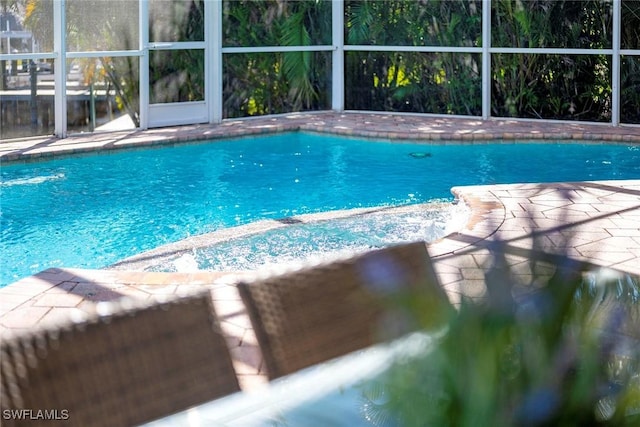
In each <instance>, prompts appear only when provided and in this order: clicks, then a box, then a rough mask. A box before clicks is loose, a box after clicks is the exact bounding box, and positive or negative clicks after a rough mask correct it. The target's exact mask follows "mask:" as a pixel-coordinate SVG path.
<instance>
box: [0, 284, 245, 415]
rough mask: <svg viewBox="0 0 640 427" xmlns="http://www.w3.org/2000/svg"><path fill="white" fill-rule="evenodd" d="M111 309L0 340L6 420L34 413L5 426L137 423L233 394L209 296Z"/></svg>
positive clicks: (127, 302) (230, 368) (234, 381)
mask: <svg viewBox="0 0 640 427" xmlns="http://www.w3.org/2000/svg"><path fill="white" fill-rule="evenodd" d="M108 304H110V305H109V306H107V308H108V309H109V311H110V313H109V314H106V315H105V314H103V315H102V316H95V317H91V318H90V319H87V320H84V321H82V322H80V323H74V324H69V325H65V326H61V327H59V328H50V329H47V330H43V331H39V332H30V333H28V334H23V335H18V336H12V337H9V338H8V339H5V340H3V342H2V344H1V346H0V351H1V353H0V356H1V360H0V362H1V370H2V390H1V396H0V398H1V401H2V404H1V408H2V414H3V418H11V417H7V416H6V415H7V414H10V412H8V411H7V410H19V409H24V410H31V412H30V413H25V411H23V412H22V413H21V414H22V415H23V417H27V418H29V419H27V420H23V421H20V420H16V419H13V420H10V419H4V420H3V421H4V425H6V426H9V425H22V424H23V423H24V424H28V425H29V426H32V425H37V422H34V419H38V418H40V422H41V423H42V424H43V425H51V421H49V420H48V419H47V418H54V419H58V420H61V421H63V422H62V423H63V424H64V425H65V426H66V425H74V426H129V425H137V424H140V423H144V422H147V421H151V420H153V419H156V418H160V417H163V416H165V415H169V414H171V413H174V412H177V411H180V410H183V409H186V408H188V407H190V406H193V405H196V404H199V403H203V402H205V401H208V400H211V399H215V398H218V397H221V396H223V395H226V394H229V393H232V392H235V391H238V390H239V385H238V381H237V377H236V374H235V371H234V368H233V365H232V361H231V357H230V354H229V350H228V348H227V346H226V342H225V339H224V337H223V336H222V334H221V330H220V326H219V323H218V321H217V318H216V316H215V312H214V310H213V304H212V302H211V297H210V294H209V293H208V292H206V293H203V294H198V295H193V296H189V297H182V298H176V299H173V300H169V301H166V302H154V303H151V304H150V303H134V302H132V301H131V300H123V301H122V302H119V303H108ZM101 312H102V311H101ZM38 411H40V412H38ZM42 411H47V412H42ZM17 413H19V412H16V414H17Z"/></svg>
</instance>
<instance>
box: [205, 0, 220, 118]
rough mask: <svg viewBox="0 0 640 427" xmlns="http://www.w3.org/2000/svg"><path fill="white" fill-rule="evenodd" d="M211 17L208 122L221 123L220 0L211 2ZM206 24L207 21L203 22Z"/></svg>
mask: <svg viewBox="0 0 640 427" xmlns="http://www.w3.org/2000/svg"><path fill="white" fill-rule="evenodd" d="M212 6H213V7H212V9H213V10H212V11H211V14H207V15H206V16H207V17H209V16H211V19H209V23H208V24H207V27H206V28H207V29H208V32H207V35H208V36H209V37H210V38H208V39H207V46H209V48H210V50H209V52H208V56H209V57H210V58H211V61H210V64H211V73H210V76H211V79H210V84H209V89H208V90H207V96H208V98H207V100H208V102H209V121H210V122H211V123H220V122H221V121H222V112H223V111H222V110H223V99H222V90H223V84H222V0H216V1H214V2H213V5H212ZM205 22H207V20H205Z"/></svg>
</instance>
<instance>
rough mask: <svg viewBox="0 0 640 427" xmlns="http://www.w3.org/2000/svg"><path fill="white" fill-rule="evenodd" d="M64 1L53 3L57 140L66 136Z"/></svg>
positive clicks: (59, 0) (65, 26)
mask: <svg viewBox="0 0 640 427" xmlns="http://www.w3.org/2000/svg"><path fill="white" fill-rule="evenodd" d="M65 4H66V0H55V1H54V2H53V51H54V52H55V53H56V57H55V59H54V66H53V69H54V77H53V80H54V102H53V106H54V107H53V108H54V116H55V118H54V122H55V134H56V136H57V137H58V138H65V137H66V136H67V55H66V52H67V46H66V41H65V39H66V34H65V31H66V28H67V25H66V19H65Z"/></svg>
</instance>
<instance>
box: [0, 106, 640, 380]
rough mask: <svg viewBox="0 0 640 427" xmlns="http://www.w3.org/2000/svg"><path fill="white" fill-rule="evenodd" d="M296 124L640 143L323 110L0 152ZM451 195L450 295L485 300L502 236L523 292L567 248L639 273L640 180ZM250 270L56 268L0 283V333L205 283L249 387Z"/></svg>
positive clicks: (442, 253)
mask: <svg viewBox="0 0 640 427" xmlns="http://www.w3.org/2000/svg"><path fill="white" fill-rule="evenodd" d="M283 123H284V124H283ZM269 126H271V127H269ZM299 128H302V129H307V130H310V129H314V130H318V131H329V130H331V131H333V132H338V133H347V134H357V135H363V134H367V133H369V134H370V135H369V136H375V137H378V138H390V139H393V138H404V139H407V138H409V139H452V138H454V137H457V138H458V139H464V140H467V139H468V140H470V141H471V140H485V139H496V138H497V139H512V138H518V139H534V138H536V139H537V138H539V137H540V138H543V139H547V138H550V139H554V138H555V139H557V138H559V137H558V135H561V137H563V138H564V139H587V140H588V139H605V140H619V141H632V142H640V130H639V129H638V128H611V127H605V126H577V125H576V126H573V125H571V126H566V125H562V126H561V125H546V124H545V125H544V126H543V125H541V124H535V126H533V125H532V124H530V123H517V122H504V123H503V122H495V121H491V122H480V121H472V120H463V119H460V120H457V119H425V118H416V117H413V116H392V115H373V116H372V115H363V114H357V115H356V114H353V115H349V114H347V115H338V114H333V113H322V114H314V115H293V116H291V117H280V118H268V119H266V118H265V119H252V120H245V121H231V122H225V123H223V124H222V125H218V126H191V127H181V128H166V129H160V130H151V131H137V132H131V133H117V134H104V135H92V136H82V137H74V138H69V139H65V140H55V139H43V140H29V141H22V142H11V143H8V144H5V143H3V144H0V159H2V161H3V162H7V161H22V160H24V159H26V160H32V159H33V158H34V157H36V158H37V157H42V156H54V155H56V156H57V155H60V154H61V153H63V154H68V153H71V152H78V151H86V150H90V151H92V150H99V149H103V148H105V147H106V148H116V147H124V146H126V147H129V146H137V145H138V144H141V145H150V144H157V143H163V144H168V143H174V142H176V141H183V140H193V139H194V138H195V135H198V136H199V137H201V136H202V135H203V133H207V132H208V136H209V137H211V136H212V135H215V137H219V136H224V135H229V134H232V135H238V136H239V135H242V134H246V133H247V132H248V133H253V132H263V131H265V129H267V131H271V130H284V129H299ZM320 128H322V129H321V130H319V129H320ZM578 128H579V129H578ZM238 129H239V130H238ZM356 129H358V131H357V132H356ZM363 129H364V130H363ZM384 129H386V130H384ZM536 129H544V131H538V130H536ZM563 129H564V130H563ZM466 135H471V138H470V139H469V138H468V137H467V136H466ZM489 135H490V136H491V137H490V138H486V137H487V136H489ZM417 136H419V137H417ZM453 192H454V193H455V194H456V195H457V196H458V198H459V199H461V200H464V202H465V203H467V204H468V205H469V206H470V208H471V210H472V216H471V219H470V221H469V222H468V224H467V225H466V227H465V228H464V229H463V230H460V232H458V233H454V234H452V235H450V236H448V237H446V238H444V239H442V240H440V241H438V242H435V243H433V244H430V245H429V252H430V254H431V255H432V257H433V258H434V261H435V266H436V271H437V272H438V274H439V277H440V279H441V283H442V285H443V287H444V288H445V289H446V290H447V292H448V294H449V296H450V297H451V299H452V300H453V301H458V300H459V299H460V297H461V296H462V295H465V296H467V297H470V298H482V297H483V296H484V295H485V294H486V292H487V289H486V287H485V283H484V272H485V271H486V270H487V269H488V267H489V266H490V265H491V264H492V262H493V257H492V255H491V251H492V248H494V247H495V245H496V242H498V241H499V242H502V246H501V249H502V250H503V251H504V253H505V254H506V262H507V263H508V264H509V265H510V266H512V267H513V270H514V272H515V275H514V280H515V281H516V282H517V283H518V287H517V289H516V290H517V291H522V292H526V291H528V290H530V289H532V288H535V286H536V281H535V280H534V279H535V278H536V277H537V275H539V274H542V275H545V274H550V270H549V267H548V266H547V265H535V266H533V265H531V263H530V262H529V259H530V258H531V256H532V254H544V255H545V256H546V257H553V256H554V255H558V254H568V255H569V256H571V258H572V259H575V260H579V261H582V262H586V263H589V264H592V265H595V266H602V267H611V268H615V269H619V270H622V271H626V272H630V273H634V274H639V275H640V180H634V181H609V182H586V183H573V184H566V183H559V184H544V185H534V184H525V185H492V186H473V187H458V188H454V189H453ZM248 274H250V273H234V274H224V273H216V272H192V273H151V272H141V271H116V270H82V269H49V270H46V271H44V272H41V273H39V274H37V275H35V276H32V277H29V278H25V279H23V280H20V281H19V282H16V283H14V284H12V285H9V286H7V287H5V288H2V289H0V332H1V333H3V334H4V333H9V332H11V331H20V330H25V329H31V328H34V327H37V326H40V325H47V324H53V323H56V322H60V321H67V320H68V319H69V318H70V317H72V316H73V315H74V313H76V312H78V311H82V312H86V313H92V312H94V311H95V309H96V304H97V303H99V302H101V301H111V300H114V299H118V298H121V297H124V296H129V297H134V298H140V299H149V298H153V297H157V296H159V295H173V294H180V293H184V292H190V291H192V290H194V289H201V288H202V287H203V286H206V287H208V288H209V289H210V290H211V292H212V296H213V299H214V304H215V307H216V310H217V312H218V314H219V316H220V318H221V321H222V327H223V330H224V332H225V334H226V336H227V339H228V342H229V344H230V347H231V349H232V355H233V358H234V363H235V367H236V369H237V372H238V374H239V377H240V381H241V385H242V387H243V388H244V389H252V388H255V387H257V386H258V385H260V384H263V383H265V381H266V380H265V377H264V375H263V374H264V372H263V368H262V361H261V357H260V353H259V350H258V347H257V343H256V340H255V336H254V335H253V332H252V330H251V326H250V323H249V321H248V318H247V317H246V315H245V312H244V309H243V306H242V304H241V302H240V298H239V296H238V294H237V291H236V287H235V285H234V284H235V283H236V282H237V281H238V280H239V279H240V278H241V277H243V276H245V275H248Z"/></svg>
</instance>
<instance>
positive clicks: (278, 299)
mask: <svg viewBox="0 0 640 427" xmlns="http://www.w3.org/2000/svg"><path fill="white" fill-rule="evenodd" d="M238 290H239V292H240V295H241V297H242V299H243V301H244V303H245V305H246V307H247V311H248V314H249V317H250V319H251V323H252V325H253V328H254V330H255V333H256V337H257V339H258V343H259V345H260V348H261V351H262V354H263V357H264V361H265V366H266V368H267V375H268V376H269V378H270V379H273V378H277V377H280V376H283V375H286V374H289V373H292V372H295V371H297V370H299V369H301V368H305V367H308V366H311V365H313V364H316V363H319V362H323V361H326V360H329V359H332V358H334V357H338V356H341V355H344V354H346V353H349V352H352V351H355V350H358V349H361V348H364V347H368V346H370V345H372V344H374V343H377V342H380V341H381V340H386V339H391V338H395V337H398V336H400V335H402V334H404V333H407V332H409V331H410V330H413V329H416V328H418V327H424V326H429V325H426V324H425V322H424V321H423V319H424V318H428V319H431V320H433V322H434V325H433V326H435V323H439V322H441V321H443V317H444V316H445V315H448V313H450V310H453V308H452V306H451V305H450V303H449V300H448V298H447V296H446V294H445V292H444V291H443V290H442V288H441V287H440V286H439V284H438V280H437V278H436V274H435V272H434V270H433V267H432V265H431V262H430V259H429V256H428V253H427V249H426V246H425V243H424V242H413V243H408V244H401V245H395V246H389V247H386V248H383V249H379V250H373V251H370V252H366V253H364V254H359V255H355V256H351V257H349V258H346V259H340V260H334V261H331V262H326V263H324V264H319V265H313V266H303V267H302V268H299V269H298V270H295V271H290V272H286V273H283V274H278V275H274V276H270V277H263V278H259V279H257V280H254V281H250V282H241V283H239V284H238ZM418 300H419V301H422V303H420V304H419V306H418V307H412V305H413V304H415V303H416V301H418ZM416 309H417V310H418V311H419V312H424V314H425V315H426V316H421V317H423V319H415V318H412V316H409V315H408V313H409V312H410V311H413V310H416ZM414 314H415V313H414ZM431 320H429V321H431Z"/></svg>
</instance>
